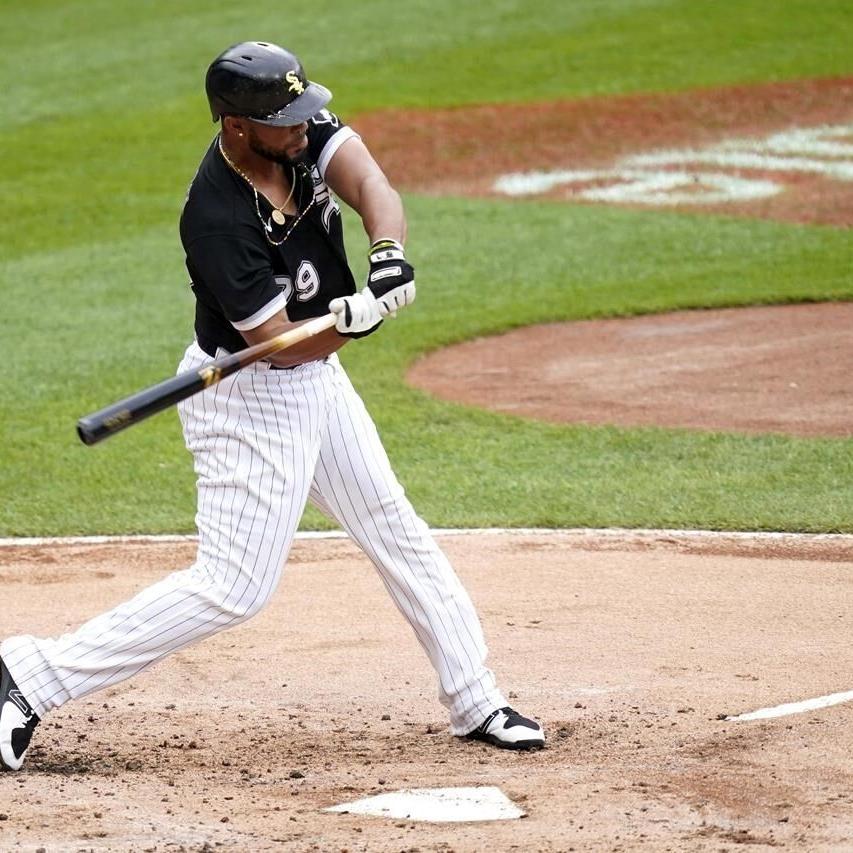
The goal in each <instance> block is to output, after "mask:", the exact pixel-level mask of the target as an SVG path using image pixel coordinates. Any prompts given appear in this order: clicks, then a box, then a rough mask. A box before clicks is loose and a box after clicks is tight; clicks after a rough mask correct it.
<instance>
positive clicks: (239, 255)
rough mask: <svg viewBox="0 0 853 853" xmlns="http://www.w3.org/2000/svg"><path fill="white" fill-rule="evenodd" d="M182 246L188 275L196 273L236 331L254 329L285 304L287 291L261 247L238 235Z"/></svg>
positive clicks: (214, 236)
mask: <svg viewBox="0 0 853 853" xmlns="http://www.w3.org/2000/svg"><path fill="white" fill-rule="evenodd" d="M185 248H186V253H187V261H188V263H187V266H188V267H189V268H190V271H191V274H192V275H195V274H198V276H199V278H200V280H201V281H202V282H204V285H205V286H206V287H207V288H208V290H210V292H211V293H212V294H213V296H214V297H215V298H216V300H217V302H219V304H220V305H221V306H222V312H223V313H224V314H225V317H226V318H227V319H228V321H229V322H230V323H231V325H232V326H234V328H235V329H237V330H238V331H241V332H244V331H246V330H248V329H254V328H256V327H257V326H260V325H261V323H264V322H266V321H267V320H269V319H270V317H272V316H273V315H275V314H277V313H278V312H279V311H282V310H284V308H285V307H286V305H287V297H286V294H285V293H284V292H283V291H282V288H281V287H280V286H279V285H278V284H277V283H276V281H275V275H274V273H273V270H272V267H271V265H270V260H269V254H268V253H267V252H266V251H265V249H264V247H263V246H258V245H257V244H256V243H254V242H252V241H251V240H247V239H244V238H240V237H232V236H226V235H211V236H205V237H199V238H198V239H196V240H193V241H192V242H191V243H189V245H187V246H186V247H185Z"/></svg>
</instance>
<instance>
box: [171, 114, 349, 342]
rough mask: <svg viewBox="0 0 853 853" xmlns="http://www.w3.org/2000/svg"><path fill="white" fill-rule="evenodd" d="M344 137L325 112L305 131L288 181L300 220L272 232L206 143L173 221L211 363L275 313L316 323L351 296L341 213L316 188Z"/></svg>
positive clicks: (241, 182)
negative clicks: (177, 224)
mask: <svg viewBox="0 0 853 853" xmlns="http://www.w3.org/2000/svg"><path fill="white" fill-rule="evenodd" d="M354 135H355V132H354V131H353V130H352V128H349V127H347V126H346V125H344V124H343V123H342V122H340V121H339V120H338V118H337V116H335V115H333V114H332V113H330V112H329V111H328V110H322V111H321V112H320V113H318V114H317V115H316V116H315V117H314V118H312V119H311V120H310V121H309V122H308V148H307V150H306V153H305V155H304V162H303V163H302V164H300V166H297V167H296V173H295V177H296V180H295V187H294V197H295V200H296V205H297V209H298V212H299V215H301V219H299V221H298V222H296V220H297V218H298V217H296V216H294V217H291V216H288V217H287V218H286V221H285V223H284V225H281V226H279V225H277V224H276V223H275V222H274V221H273V220H272V217H271V213H272V206H271V205H270V203H269V202H268V201H267V199H266V198H265V197H264V196H263V195H261V194H260V193H258V197H257V206H256V202H255V194H254V192H253V190H252V188H251V187H250V186H249V184H248V183H247V182H246V180H245V179H244V178H242V177H241V176H240V175H238V174H236V173H235V172H234V170H233V169H232V168H231V167H230V166H229V165H228V163H227V162H226V161H225V158H224V157H223V155H222V152H221V151H220V149H219V137H218V136H217V137H216V138H215V139H214V140H213V143H212V144H211V146H210V148H209V149H208V151H207V153H206V154H205V155H204V159H203V160H202V161H201V165H200V166H199V169H198V172H197V173H196V176H195V177H194V178H193V181H192V183H191V184H190V188H189V192H188V193H187V200H186V202H185V204H184V210H183V213H182V215H181V242H182V243H183V246H184V251H185V252H186V264H187V270H188V271H189V274H190V278H191V280H192V281H191V286H192V289H193V292H194V293H195V297H196V315H195V333H196V338H197V340H198V342H199V345H200V346H201V348H202V349H203V350H205V351H206V352H207V353H208V354H210V355H215V353H216V349H217V347H222V348H224V349H226V350H228V351H229V352H235V351H237V350H239V349H243V348H244V347H245V346H246V341H245V339H244V338H243V336H242V335H241V334H240V331H245V330H248V329H254V328H256V327H257V326H260V325H261V324H262V323H264V322H265V321H266V320H269V319H270V318H271V317H272V316H274V315H275V314H276V313H278V312H279V311H281V310H282V309H284V308H286V309H287V316H288V318H289V319H290V320H304V319H307V318H310V317H319V316H321V315H323V314H325V313H327V312H328V310H329V302H330V301H331V300H332V299H335V298H336V297H338V296H349V295H350V294H352V293H355V290H356V287H355V281H354V279H353V276H352V273H351V271H350V269H349V265H348V264H347V258H346V252H345V250H344V239H343V226H342V223H341V211H340V208H339V207H338V205H337V202H336V201H335V199H334V197H333V196H332V194H331V193H330V191H329V188H328V187H327V186H326V183H325V181H324V178H323V176H324V175H325V171H326V166H327V165H328V163H329V161H330V160H331V158H332V155H333V154H334V153H335V151H337V149H338V148H339V146H340V145H341V144H342V143H343V142H345V141H346V140H347V139H350V138H351V137H352V136H354ZM259 211H260V214H259ZM294 222H296V225H295V227H293V226H294ZM291 229H292V230H291ZM288 232H290V233H289V234H288ZM286 234H288V236H287V239H286V240H285V241H284V242H283V243H281V245H274V244H275V243H279V242H280V241H281V240H282V238H283V237H284V236H285V235H286Z"/></svg>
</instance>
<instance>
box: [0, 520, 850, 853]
mask: <svg viewBox="0 0 853 853" xmlns="http://www.w3.org/2000/svg"><path fill="white" fill-rule="evenodd" d="M442 547H443V548H445V550H446V551H447V553H448V555H449V556H450V558H451V560H452V561H453V563H454V565H455V566H456V567H457V570H458V572H459V574H460V576H461V577H462V578H463V580H464V582H465V585H466V587H467V588H468V589H469V591H470V593H471V595H472V597H473V599H474V601H475V602H476V604H477V606H478V609H479V612H480V615H481V618H482V620H483V623H484V630H485V632H486V635H487V638H488V641H489V646H490V649H491V656H490V664H491V666H492V667H493V668H494V669H495V671H496V672H497V673H498V677H499V680H500V683H501V684H502V685H503V686H504V689H505V690H508V691H512V692H510V693H509V698H510V701H511V702H512V703H513V704H514V705H516V706H517V707H518V708H519V710H522V711H525V712H527V713H530V714H533V715H535V716H537V717H539V718H540V719H541V720H542V721H543V723H544V724H545V726H546V729H547V735H548V747H547V749H546V750H544V751H542V752H539V753H535V754H530V755H528V754H512V753H507V752H502V751H499V750H495V749H494V748H492V747H489V746H487V745H485V744H480V743H473V742H466V741H461V740H458V739H456V738H453V737H452V736H451V735H450V734H449V732H448V727H447V718H446V715H445V713H444V710H443V709H442V707H441V706H440V704H439V703H438V701H437V698H436V685H435V676H434V673H433V672H432V670H431V668H430V667H429V664H428V663H427V659H426V656H425V655H424V654H423V652H422V650H421V648H420V646H419V645H418V643H417V640H416V639H415V637H414V636H413V635H412V633H411V630H410V629H409V627H408V625H407V624H406V622H405V620H403V619H402V617H401V616H400V615H399V613H397V611H396V610H395V609H394V607H393V605H392V603H391V600H390V598H389V596H388V595H387V593H386V591H385V589H384V587H383V586H382V584H381V582H380V580H379V578H378V577H377V576H376V573H375V572H374V571H373V569H372V567H371V565H370V564H369V562H368V560H367V559H366V558H365V557H364V555H363V554H361V553H360V552H359V551H358V550H357V548H356V547H355V546H354V545H352V544H351V543H350V542H349V541H347V540H332V541H316V540H313V541H312V540H308V541H305V540H303V541H297V543H296V544H295V546H294V549H293V553H292V555H291V559H290V561H289V564H288V566H287V567H286V569H285V574H284V579H283V580H282V583H281V587H280V589H279V590H278V591H277V593H276V595H275V596H274V598H273V600H272V602H271V603H270V605H269V607H268V608H267V609H266V610H265V611H264V612H263V613H261V614H260V615H259V616H257V617H256V618H254V619H252V620H251V621H250V622H248V623H246V624H245V625H243V626H240V627H238V628H235V629H233V630H230V631H226V632H223V633H221V634H218V635H217V636H215V637H213V638H211V639H209V640H207V641H205V642H203V643H199V644H197V645H194V646H192V647H190V648H188V649H185V650H183V651H181V652H179V653H177V654H175V655H173V656H171V657H170V658H169V659H168V660H166V661H164V662H163V663H161V664H159V665H158V666H156V667H153V668H152V669H151V670H149V671H148V672H147V673H144V674H141V675H139V676H137V677H135V678H133V679H131V680H129V681H126V682H124V683H122V684H120V685H117V686H116V687H113V688H110V689H107V690H105V691H102V692H100V693H96V694H93V695H91V696H89V697H86V698H84V699H81V700H79V701H76V702H71V703H69V704H68V705H66V706H64V707H63V708H61V709H60V710H58V711H56V712H54V713H52V714H50V715H48V716H47V717H46V718H45V720H44V721H43V723H42V724H41V725H40V726H39V728H38V729H37V731H36V735H35V738H34V741H33V745H32V748H31V750H30V754H29V755H28V757H27V761H26V764H25V768H24V770H23V771H22V772H21V773H18V774H11V773H8V774H0V791H2V797H3V801H2V805H0V850H12V849H25V850H37V849H39V848H42V849H45V850H51V851H53V850H68V851H72V850H73V851H78V850H86V851H90V850H92V851H155V850H156V851H172V853H179V851H185V853H186V852H187V851H213V850H240V851H252V853H257V851H299V853H303V851H306V850H320V851H340V850H350V851H364V850H370V851H402V850H405V851H413V850H416V849H417V850H420V851H449V850H454V851H460V853H461V851H478V853H479V851H482V850H489V849H490V850H519V851H522V850H523V851H569V850H572V849H576V850H602V851H604V850H607V851H611V850H621V851H632V850H637V851H640V850H671V851H709V853H710V851H714V853H717V851H720V850H723V849H729V850H733V849H735V846H733V845H740V844H748V845H751V847H750V849H762V850H764V849H770V848H775V847H785V848H786V849H791V850H794V849H796V850H818V849H820V850H829V849H837V850H841V849H846V847H847V846H849V840H850V838H851V837H853V793H851V792H853V770H851V764H850V754H851V750H853V725H851V724H853V702H850V703H846V704H839V705H836V706H834V707H829V708H824V709H821V710H816V711H811V712H808V713H800V714H793V715H790V716H785V717H780V718H778V719H768V720H757V721H753V722H732V721H726V720H724V719H721V718H720V717H721V716H725V715H733V714H741V713H744V712H748V711H754V710H757V709H760V708H765V707H768V706H775V705H779V704H782V703H787V702H796V701H800V700H804V699H810V698H815V697H819V696H823V695H826V694H832V693H836V692H838V691H848V690H851V689H853V684H851V682H850V666H849V661H850V631H849V626H850V623H851V620H853V574H851V572H850V560H851V559H853V537H850V536H846V537H845V536H813V537H793V536H778V537H772V536H770V537H768V536H763V537H762V536H757V537H754V538H752V537H748V536H744V535H740V536H738V535H731V534H729V535H727V534H721V535H719V536H718V535H706V536H703V537H689V536H685V535H684V534H642V533H630V534H618V533H616V532H612V533H609V534H607V533H597V534H596V533H582V532H578V533H559V532H553V533H540V534H531V533H522V534H515V535H510V534H504V535H500V534H495V535H465V536H452V537H446V538H444V539H442ZM194 550H195V546H194V544H193V543H180V544H174V543H173V544H163V543H136V544H134V543H124V544H112V545H73V546H72V545H66V546H60V545H53V546H44V547H41V548H22V547H19V548H0V575H2V578H3V581H4V583H10V582H11V583H12V584H13V585H12V586H11V587H9V588H10V589H11V590H12V591H13V594H14V596H13V598H14V606H9V607H7V608H5V610H4V616H3V634H4V635H12V634H17V633H22V632H29V633H35V634H39V635H42V636H49V635H56V634H58V633H61V632H62V631H64V630H68V629H70V628H72V627H74V626H76V625H79V624H80V623H81V622H82V621H84V620H85V619H87V618H89V617H91V616H93V615H95V614H96V613H98V612H101V611H102V610H103V609H105V608H107V607H110V606H112V605H115V604H117V603H118V602H120V601H123V600H125V599H127V598H128V597H130V596H131V595H133V594H134V593H135V592H136V591H137V590H138V589H140V588H141V587H142V586H144V585H147V584H149V583H152V582H154V581H155V580H157V579H159V578H160V577H162V576H163V575H164V574H165V573H166V572H168V571H169V570H171V569H180V568H183V567H185V566H187V565H188V564H189V563H190V562H191V561H192V560H193V557H194ZM489 785H496V786H498V787H500V788H501V789H502V790H503V791H504V792H505V793H506V795H507V796H508V797H510V798H511V799H512V800H513V801H514V802H515V803H517V804H518V805H519V806H520V807H521V808H522V809H524V811H525V812H526V813H527V817H526V818H525V819H523V820H510V821H498V822H493V823H461V824H428V823H419V822H416V821H412V820H405V819H395V820H390V819H384V818H378V817H360V816H357V815H353V814H329V813H326V812H324V811H323V809H325V808H326V807H328V806H332V805H336V804H338V803H343V802H349V801H352V800H357V799H359V798H361V797H366V796H370V795H375V794H380V793H384V792H389V791H395V790H400V789H404V788H424V787H467V786H489Z"/></svg>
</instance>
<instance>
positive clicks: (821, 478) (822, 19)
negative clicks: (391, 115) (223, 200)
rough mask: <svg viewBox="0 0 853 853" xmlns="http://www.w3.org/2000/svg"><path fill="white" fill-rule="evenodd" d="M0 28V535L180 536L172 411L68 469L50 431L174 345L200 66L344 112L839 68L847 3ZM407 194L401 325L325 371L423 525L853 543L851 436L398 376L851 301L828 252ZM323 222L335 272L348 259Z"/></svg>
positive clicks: (664, 218) (354, 230)
mask: <svg viewBox="0 0 853 853" xmlns="http://www.w3.org/2000/svg"><path fill="white" fill-rule="evenodd" d="M5 5H6V6H7V7H10V6H11V4H5ZM3 23H4V26H3V41H4V50H3V51H2V54H0V56H2V58H0V70H2V78H3V79H4V80H5V81H6V91H5V92H4V104H3V119H4V121H3V122H2V125H0V150H1V151H2V157H0V195H2V207H3V213H4V215H3V217H2V221H0V235H2V237H0V240H1V241H2V246H3V253H2V259H0V281H2V293H3V303H2V316H3V324H2V347H3V350H2V351H3V355H4V359H3V360H4V363H5V364H6V365H7V371H5V372H4V375H3V378H2V380H0V381H2V399H3V407H2V412H0V425H2V434H0V439H2V454H3V464H2V468H0V478H2V495H3V505H2V509H0V535H3V536H10V535H43V534H45V535H46V534H78V533H124V532H174V531H178V532H179V531H191V530H192V529H193V517H194V513H195V498H194V475H193V471H192V463H191V459H190V456H189V454H188V453H187V452H186V450H185V449H184V447H183V442H182V440H181V437H180V429H179V426H178V422H177V417H176V416H175V414H174V412H171V413H166V414H163V415H159V416H157V417H156V418H155V419H152V420H151V421H149V422H147V423H146V424H144V425H140V426H138V427H136V428H134V429H132V430H129V431H128V432H126V433H124V434H122V435H120V436H117V437H116V438H114V439H112V440H110V441H109V442H106V443H105V444H103V445H100V446H98V447H96V448H85V447H84V446H83V445H81V444H80V443H79V441H78V439H77V437H76V434H75V431H74V424H75V422H76V419H77V418H78V417H79V416H80V415H81V414H84V413H86V412H88V411H90V410H92V409H95V408H99V407H101V406H102V405H105V404H107V403H109V402H112V401H113V400H114V399H116V398H118V397H120V396H124V395H125V394H127V393H130V392H132V391H134V390H137V389H139V388H141V387H143V386H145V385H148V384H151V383H152V382H155V381H157V380H159V379H161V378H163V377H165V376H167V375H169V374H170V373H171V372H172V371H173V370H174V366H175V364H176V363H177V360H178V358H179V356H180V354H181V353H182V351H183V349H184V347H185V345H186V343H187V342H188V340H189V339H190V337H191V334H192V297H191V294H190V292H189V290H188V288H187V286H186V282H187V276H186V272H185V270H184V267H183V255H182V252H181V248H180V243H179V240H178V236H177V219H178V216H179V213H180V208H181V204H182V202H183V196H184V192H185V188H186V186H187V185H188V183H189V181H190V180H191V178H192V175H193V172H194V170H195V168H196V166H197V164H198V160H199V158H200V156H201V154H202V152H203V150H204V148H205V146H206V145H207V143H208V141H209V139H210V138H211V136H212V134H213V132H214V127H213V125H212V124H211V123H210V122H209V119H208V114H207V105H206V101H205V98H204V91H203V75H204V70H205V68H206V66H207V64H208V63H209V61H210V60H211V59H212V58H213V56H215V55H216V54H217V53H218V52H219V51H220V50H221V49H223V48H224V47H225V46H227V45H228V44H231V43H233V42H236V41H240V40H243V39H249V38H263V39H268V40H271V41H277V42H280V43H283V44H286V45H287V46H289V47H291V48H292V49H293V50H295V51H296V52H297V53H298V54H299V55H300V56H301V58H302V59H303V61H304V62H305V65H306V68H307V70H308V73H309V75H310V76H312V77H314V78H316V79H319V80H321V81H322V82H324V83H326V84H327V85H329V87H330V88H332V90H333V91H334V92H335V100H334V102H333V106H334V108H335V109H336V110H337V111H338V112H339V113H340V114H341V115H343V116H344V117H345V118H352V117H357V115H358V113H359V112H362V111H366V110H370V109H376V108H380V107H391V106H412V105H417V106H436V107H437V106H448V105H464V104H468V103H480V102H513V101H516V102H517V101H527V100H546V99H549V98H553V97H574V96H590V95H596V94H601V93H617V92H635V91H674V90H680V89H689V88H692V87H705V86H714V85H723V84H731V83H735V82H758V81H770V80H788V79H797V78H803V77H818V76H832V75H841V74H849V73H851V71H853V63H851V60H850V56H849V45H850V44H851V41H853V8H851V6H850V4H849V2H846V0H821V2H811V0H787V2H785V3H784V4H782V3H779V2H778V0H775V1H774V0H740V2H735V0H718V2H714V3H696V2H692V0H574V2H572V3H570V4H569V3H564V2H543V3H538V4H525V3H521V2H507V0H503V1H502V2H497V3H494V4H490V5H489V7H488V11H484V10H482V9H481V8H480V6H479V5H477V4H475V5H472V6H471V7H470V8H468V7H465V6H463V5H460V4H458V3H453V4H452V3H450V2H447V0H434V2H430V3H426V2H412V3H392V2H390V0H375V2H361V3H356V2H350V0H347V2H343V3H334V4H333V3H320V4H313V5H311V6H310V7H309V6H304V7H301V8H294V9H290V8H288V9H287V10H284V9H283V7H280V6H278V5H275V4H255V3H246V4H241V5H239V6H234V7H229V6H227V5H223V4H218V3H213V2H200V0H195V2H183V3H179V4H171V3H164V2H148V3H137V4H125V3H108V2H105V0H94V2H82V0H79V2H74V3H70V2H69V3H59V2H43V0H36V2H31V3H29V4H26V5H25V6H15V7H14V8H4V10H3ZM406 201H407V209H408V213H409V219H410V235H411V236H410V240H409V253H410V255H411V258H412V260H413V263H414V264H415V266H416V267H417V270H418V284H419V297H418V303H417V305H416V307H415V309H414V310H412V311H411V313H410V314H409V313H407V314H406V315H403V316H401V318H400V319H399V320H398V321H395V322H394V323H393V324H386V326H387V328H386V329H385V330H383V332H382V334H381V335H377V336H374V337H372V338H370V339H368V340H366V341H364V342H361V343H356V344H353V345H351V346H350V347H348V348H347V349H346V351H345V352H344V354H343V358H344V361H345V363H346V364H347V366H348V368H349V369H350V372H351V374H352V376H353V379H354V381H355V382H356V384H357V386H358V387H359V389H360V390H361V391H362V393H363V395H364V397H365V399H366V401H367V403H368V406H369V407H370V409H371V410H372V412H373V414H374V417H375V418H376V420H377V422H378V425H379V428H380V431H381V433H382V434H383V437H384V439H385V442H386V446H387V448H388V450H389V453H390V455H391V457H392V460H393V462H394V464H395V467H396V470H397V472H398V474H399V476H400V478H401V480H402V481H403V482H404V484H405V485H406V487H407V489H408V491H409V493H410V495H411V496H412V498H413V501H414V502H415V505H416V506H417V507H418V508H419V509H420V511H421V512H422V514H423V515H424V516H425V517H426V518H427V520H428V521H429V522H430V523H432V524H435V525H441V526H490V525H507V526H516V525H518V526H527V525H537V526H538V525H543V526H576V525H593V526H605V525H616V526H667V527H708V528H725V529H774V530H808V531H848V532H849V531H853V441H848V440H838V439H836V440H829V439H827V440H806V439H795V438H785V437H779V436H773V437H762V436H739V435H732V434H712V433H698V432H688V431H677V430H663V429H636V430H629V429H616V428H582V427H557V426H551V425H545V424H538V423H533V422H528V421H522V420H518V419H512V418H506V417H502V416H498V415H493V414H490V413H484V412H480V411H473V410H470V409H466V408H463V407H461V406H454V405H448V404H444V403H439V402H437V401H435V400H432V399H429V398H427V397H426V396H424V395H422V394H420V393H418V392H416V391H414V390H412V389H410V388H408V387H406V386H405V384H404V383H403V381H402V375H403V372H404V369H405V367H406V365H407V364H408V363H410V362H411V360H412V359H414V358H416V357H417V356H418V355H419V354H421V353H423V352H425V351H427V350H429V349H432V348H435V347H438V346H441V345H443V344H446V343H449V342H451V341H457V340H462V339H464V338H467V337H470V336H472V335H479V334H483V333H486V332H494V331H499V330H502V329H506V328H510V327H513V326H519V325H525V324H528V323H532V322H541V321H547V320H553V319H572V318H585V317H593V316H607V315H627V314H632V313H639V312H650V311H661V310H667V309H671V308H682V307H703V306H723V305H741V304H754V303H759V302H761V303H770V302H782V301H803V300H822V299H851V298H853V273H851V270H853V245H851V240H850V232H849V230H844V229H834V228H827V227H803V226H794V225H783V224H778V223H771V222H759V221H747V220H738V219H734V218H725V217H710V216H686V215H679V214H674V213H664V212H659V211H654V212H637V211H627V210H616V209H613V208H606V207H593V206H583V207H581V206H571V205H558V204H548V203H542V204H537V203H530V202H524V203H523V204H524V208H523V209H524V216H523V217H522V216H520V215H519V214H518V207H517V205H516V204H515V203H513V202H509V201H507V202H503V201H500V202H490V201H482V200H481V201H471V200H463V199H434V198H426V197H418V196H412V195H410V196H407V198H406ZM347 224H348V240H349V246H350V252H351V260H352V262H353V266H354V268H355V269H356V271H357V273H358V274H359V276H360V275H362V274H363V272H364V270H365V266H366V265H365V263H364V260H363V253H364V248H365V246H364V239H363V236H362V234H361V229H360V226H359V223H358V221H357V219H356V218H355V217H353V216H352V215H350V216H348V217H347ZM471 245H475V246H477V247H478V251H477V252H476V253H475V254H474V255H473V256H472V254H471V252H470V246H471ZM686 248H689V251H687V250H686ZM495 281H499V282H501V285H500V287H495V285H494V282H495ZM475 309H476V310H475ZM304 524H305V525H306V526H311V527H315V526H322V525H323V521H322V519H321V518H320V516H319V515H317V514H315V513H314V512H313V511H309V513H308V514H307V515H306V518H305V521H304Z"/></svg>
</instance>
